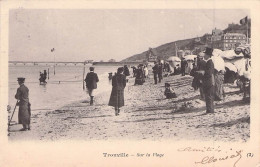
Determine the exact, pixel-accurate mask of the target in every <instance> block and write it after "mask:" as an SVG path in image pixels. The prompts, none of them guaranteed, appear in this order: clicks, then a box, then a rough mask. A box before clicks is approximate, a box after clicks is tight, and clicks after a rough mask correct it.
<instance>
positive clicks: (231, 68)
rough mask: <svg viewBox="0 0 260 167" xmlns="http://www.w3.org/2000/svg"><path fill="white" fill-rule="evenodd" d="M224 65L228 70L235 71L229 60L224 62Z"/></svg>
mask: <svg viewBox="0 0 260 167" xmlns="http://www.w3.org/2000/svg"><path fill="white" fill-rule="evenodd" d="M225 67H226V68H228V69H229V70H230V71H234V72H237V68H236V66H235V65H234V64H232V63H230V62H225Z"/></svg>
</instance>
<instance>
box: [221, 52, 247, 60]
mask: <svg viewBox="0 0 260 167" xmlns="http://www.w3.org/2000/svg"><path fill="white" fill-rule="evenodd" d="M220 56H221V57H222V58H223V59H229V60H231V59H235V58H241V57H244V55H243V54H242V53H240V54H238V55H237V54H236V53H235V51H234V50H225V51H223V52H222V53H221V54H220Z"/></svg>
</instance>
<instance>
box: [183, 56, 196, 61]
mask: <svg viewBox="0 0 260 167" xmlns="http://www.w3.org/2000/svg"><path fill="white" fill-rule="evenodd" d="M195 58H197V55H187V56H184V59H185V60H187V61H188V60H191V61H194V59H195Z"/></svg>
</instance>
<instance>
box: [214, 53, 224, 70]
mask: <svg viewBox="0 0 260 167" xmlns="http://www.w3.org/2000/svg"><path fill="white" fill-rule="evenodd" d="M211 59H212V61H213V63H214V68H215V69H216V70H217V71H221V70H222V71H225V62H224V60H223V59H222V58H221V57H220V56H215V55H213V56H212V57H211Z"/></svg>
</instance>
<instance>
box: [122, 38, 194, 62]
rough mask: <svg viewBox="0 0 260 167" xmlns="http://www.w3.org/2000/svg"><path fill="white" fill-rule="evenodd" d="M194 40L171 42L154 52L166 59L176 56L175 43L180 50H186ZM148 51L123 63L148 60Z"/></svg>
mask: <svg viewBox="0 0 260 167" xmlns="http://www.w3.org/2000/svg"><path fill="white" fill-rule="evenodd" d="M193 40H194V38H192V39H185V40H179V41H175V42H170V43H167V44H163V45H161V46H158V47H156V48H153V51H154V52H155V53H156V55H157V56H158V57H159V58H160V59H165V58H168V57H170V56H175V54H176V51H175V49H176V48H175V43H176V46H177V48H178V49H185V48H186V46H187V45H189V44H190V43H191V42H192V41H193ZM147 51H148V48H147ZM147 51H145V52H143V53H140V54H136V55H133V56H131V57H129V58H126V59H124V60H122V62H127V61H143V60H146V54H147Z"/></svg>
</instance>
